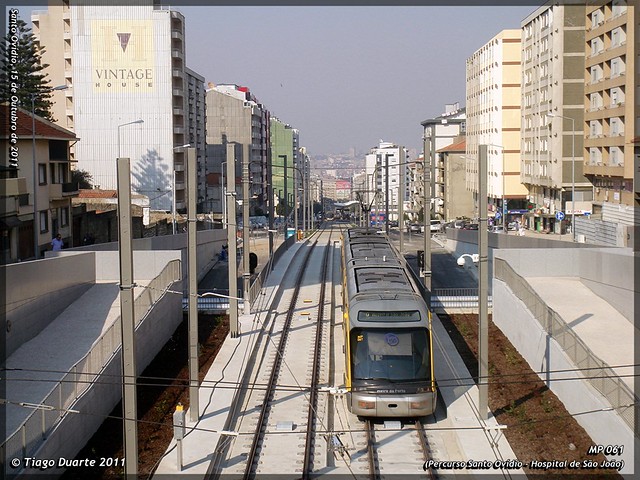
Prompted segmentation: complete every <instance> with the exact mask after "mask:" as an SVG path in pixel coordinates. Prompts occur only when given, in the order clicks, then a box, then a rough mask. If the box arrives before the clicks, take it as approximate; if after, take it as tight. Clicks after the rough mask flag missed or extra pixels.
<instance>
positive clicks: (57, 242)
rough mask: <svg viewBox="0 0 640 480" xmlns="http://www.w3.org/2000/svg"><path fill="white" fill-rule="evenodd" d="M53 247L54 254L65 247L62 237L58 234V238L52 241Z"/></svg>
mask: <svg viewBox="0 0 640 480" xmlns="http://www.w3.org/2000/svg"><path fill="white" fill-rule="evenodd" d="M51 246H52V247H53V251H54V252H59V251H60V250H62V247H63V246H64V242H63V241H62V235H60V234H57V235H56V238H54V239H53V240H51Z"/></svg>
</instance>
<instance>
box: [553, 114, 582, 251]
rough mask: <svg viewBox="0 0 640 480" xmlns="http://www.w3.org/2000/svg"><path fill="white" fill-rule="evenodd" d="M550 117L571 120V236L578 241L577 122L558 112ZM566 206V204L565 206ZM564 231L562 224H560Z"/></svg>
mask: <svg viewBox="0 0 640 480" xmlns="http://www.w3.org/2000/svg"><path fill="white" fill-rule="evenodd" d="M547 115H549V116H550V117H559V118H564V119H565V120H571V236H572V237H573V241H574V242H575V241H576V122H575V120H574V119H573V118H572V117H565V116H564V115H559V114H557V113H548V114H547ZM565 208H566V206H565ZM560 231H562V226H560Z"/></svg>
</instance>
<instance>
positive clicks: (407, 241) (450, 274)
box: [390, 230, 478, 288]
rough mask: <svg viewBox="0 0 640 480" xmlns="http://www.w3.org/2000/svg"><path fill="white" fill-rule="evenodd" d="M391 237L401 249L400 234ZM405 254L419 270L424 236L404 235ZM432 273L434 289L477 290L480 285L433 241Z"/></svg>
mask: <svg viewBox="0 0 640 480" xmlns="http://www.w3.org/2000/svg"><path fill="white" fill-rule="evenodd" d="M390 237H391V239H392V240H394V242H395V245H396V246H397V247H398V248H400V232H399V231H398V230H392V231H391V232H390ZM403 250H404V254H405V257H406V258H407V261H408V262H409V263H410V264H411V265H412V266H413V267H414V268H417V254H418V250H424V234H422V233H420V234H418V233H412V234H411V235H409V234H405V235H404V249H403ZM431 271H432V286H433V288H477V287H478V283H477V282H476V280H475V279H474V278H473V276H471V275H470V274H469V273H468V272H467V271H466V270H465V269H464V268H462V267H459V266H458V264H457V263H456V259H455V258H454V257H453V256H452V255H451V254H450V253H449V251H448V250H447V249H445V248H443V247H441V246H440V245H439V244H437V243H436V242H434V241H433V240H432V241H431Z"/></svg>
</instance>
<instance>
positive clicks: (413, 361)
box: [342, 228, 437, 417]
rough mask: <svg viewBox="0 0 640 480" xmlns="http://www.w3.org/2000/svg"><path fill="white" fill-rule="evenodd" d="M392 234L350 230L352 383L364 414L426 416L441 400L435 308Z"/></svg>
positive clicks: (347, 273)
mask: <svg viewBox="0 0 640 480" xmlns="http://www.w3.org/2000/svg"><path fill="white" fill-rule="evenodd" d="M407 268H408V267H407V265H406V262H405V260H404V258H402V256H401V255H400V253H399V252H398V251H397V250H396V249H395V248H394V247H393V246H392V245H391V244H390V242H389V239H388V238H387V236H386V235H384V234H380V232H378V231H376V230H374V229H370V230H367V229H363V228H351V229H348V230H346V231H345V232H344V234H343V238H342V274H343V276H342V282H343V285H342V287H343V288H342V294H343V299H342V300H343V302H342V305H343V320H344V322H343V329H344V335H345V339H344V340H345V367H346V369H345V370H346V371H345V384H346V389H347V402H348V407H349V410H350V411H351V412H352V413H354V414H356V415H359V416H362V417H420V416H425V415H430V414H432V413H433V412H434V411H435V408H436V398H437V392H436V382H435V377H434V363H433V339H432V331H431V313H430V311H429V309H428V308H427V305H426V303H425V301H424V299H423V298H422V295H421V294H420V290H419V289H418V285H417V284H416V282H415V280H414V279H413V278H412V277H411V275H410V274H409V272H408V271H407Z"/></svg>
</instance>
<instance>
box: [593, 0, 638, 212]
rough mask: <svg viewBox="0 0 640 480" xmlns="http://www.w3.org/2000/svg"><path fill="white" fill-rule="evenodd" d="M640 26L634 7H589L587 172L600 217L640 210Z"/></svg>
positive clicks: (609, 4)
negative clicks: (639, 174)
mask: <svg viewBox="0 0 640 480" xmlns="http://www.w3.org/2000/svg"><path fill="white" fill-rule="evenodd" d="M627 3H628V4H629V5H628V6H627ZM638 23H639V20H638V12H637V9H636V8H634V6H633V2H625V1H620V0H613V1H609V2H604V3H603V2H597V4H596V5H587V8H586V33H585V51H586V60H585V79H584V80H585V96H584V108H585V118H584V131H585V140H584V159H585V165H584V173H585V175H586V176H587V178H589V179H590V180H591V182H592V183H593V186H594V214H597V213H600V212H602V210H603V208H605V209H606V207H607V204H613V205H616V209H617V208H618V207H617V206H618V205H625V206H628V207H638V206H639V205H640V203H639V202H640V192H639V190H640V186H638V185H637V184H636V185H635V189H634V141H633V139H634V137H635V136H637V133H636V134H635V135H634V127H635V128H636V129H637V128H638V111H639V108H638V98H637V96H636V93H637V92H636V88H637V85H638V77H639V74H638V71H637V66H636V65H635V62H636V60H637V58H636V55H637V52H638V51H640V48H639V46H638V43H639V42H638V33H637V32H636V25H637V24H638ZM634 107H635V113H634ZM634 122H635V125H634ZM636 148H637V147H636ZM635 161H636V163H637V162H638V156H637V155H636V156H635ZM631 212H632V210H630V215H632V213H631Z"/></svg>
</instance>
